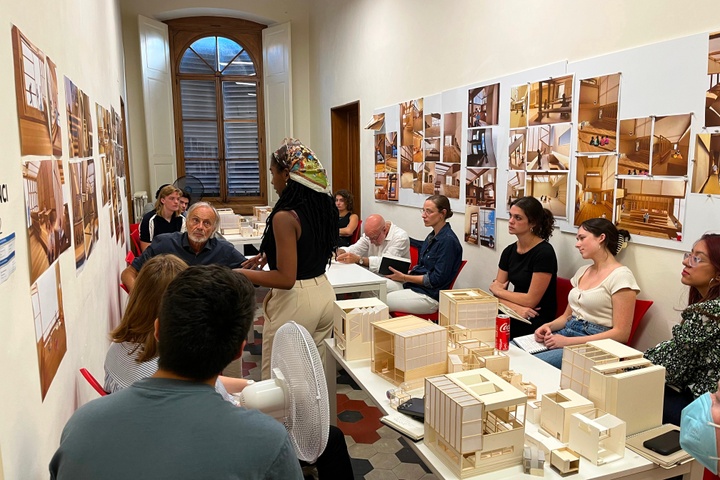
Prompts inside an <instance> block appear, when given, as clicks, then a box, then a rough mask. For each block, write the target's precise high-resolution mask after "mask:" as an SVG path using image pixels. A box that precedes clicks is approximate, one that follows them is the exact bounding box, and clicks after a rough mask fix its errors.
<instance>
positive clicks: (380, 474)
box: [365, 468, 398, 480]
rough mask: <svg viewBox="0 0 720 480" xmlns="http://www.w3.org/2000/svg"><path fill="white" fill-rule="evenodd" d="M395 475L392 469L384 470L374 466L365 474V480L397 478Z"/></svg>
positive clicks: (393, 479)
mask: <svg viewBox="0 0 720 480" xmlns="http://www.w3.org/2000/svg"><path fill="white" fill-rule="evenodd" d="M397 478H398V477H397V475H395V473H394V472H393V471H392V470H385V469H382V468H376V469H375V470H373V471H371V472H370V473H368V474H367V475H365V480H397Z"/></svg>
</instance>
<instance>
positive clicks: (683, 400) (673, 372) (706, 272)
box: [645, 233, 720, 425]
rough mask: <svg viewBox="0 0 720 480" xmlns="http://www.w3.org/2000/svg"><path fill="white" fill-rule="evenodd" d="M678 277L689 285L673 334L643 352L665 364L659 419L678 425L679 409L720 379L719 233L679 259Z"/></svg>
mask: <svg viewBox="0 0 720 480" xmlns="http://www.w3.org/2000/svg"><path fill="white" fill-rule="evenodd" d="M682 264H683V270H682V274H681V277H680V281H681V282H682V283H683V285H687V286H689V287H690V293H689V295H688V306H687V307H686V308H685V310H683V312H682V314H681V317H682V320H681V321H680V323H679V324H677V325H675V326H674V327H673V328H672V338H671V339H670V340H666V341H664V342H662V343H660V344H659V345H657V346H655V347H653V348H651V349H649V350H648V351H647V352H645V357H646V358H647V359H648V360H650V361H651V362H653V363H654V364H656V365H662V366H663V367H665V369H666V374H665V404H664V409H663V423H673V424H675V425H680V412H681V411H682V409H683V408H685V407H686V406H687V405H688V404H689V403H690V402H692V401H693V400H694V399H695V398H696V397H699V396H700V395H702V394H704V393H707V392H713V391H715V389H716V388H717V384H718V380H719V379H720V348H718V345H720V234H709V233H706V234H705V235H703V236H702V237H700V240H698V241H697V242H695V245H693V248H692V251H691V252H690V253H686V254H685V256H684V258H683V262H682Z"/></svg>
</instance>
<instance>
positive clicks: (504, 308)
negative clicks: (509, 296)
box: [498, 302, 532, 325]
mask: <svg viewBox="0 0 720 480" xmlns="http://www.w3.org/2000/svg"><path fill="white" fill-rule="evenodd" d="M498 311H499V312H502V313H504V314H505V315H508V316H509V317H510V318H514V319H515V320H520V321H521V322H525V323H527V324H529V325H532V322H531V321H530V320H528V319H527V318H522V317H521V316H520V315H518V314H517V312H516V311H515V310H513V309H512V308H510V307H508V306H507V305H505V304H504V303H500V302H498Z"/></svg>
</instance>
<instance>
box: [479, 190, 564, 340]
mask: <svg viewBox="0 0 720 480" xmlns="http://www.w3.org/2000/svg"><path fill="white" fill-rule="evenodd" d="M554 225H555V218H554V217H553V214H552V212H550V210H548V209H547V208H544V207H543V206H542V203H540V201H539V200H538V199H537V198H535V197H522V198H518V199H517V200H515V201H514V202H512V204H511V205H510V218H509V220H508V231H509V232H510V234H512V235H515V236H516V237H517V242H515V243H512V244H510V245H508V246H507V247H505V250H503V251H502V253H501V254H500V262H499V263H498V272H497V275H496V276H495V279H494V280H493V281H492V283H491V284H490V288H489V290H490V291H491V292H492V294H493V295H495V296H496V297H497V298H498V299H499V301H500V302H501V303H502V304H504V305H506V306H508V307H510V308H511V309H513V310H514V311H515V312H516V313H517V314H518V315H520V316H521V317H523V318H526V319H528V320H530V321H531V322H532V325H528V324H527V323H523V322H521V321H519V320H516V321H514V322H512V325H511V327H510V338H514V337H520V336H522V335H530V334H532V333H533V332H534V331H535V329H536V328H538V327H539V326H540V325H542V324H543V323H545V322H549V321H551V320H553V319H554V318H555V310H556V309H557V299H556V298H555V293H556V290H555V289H556V282H557V269H558V264H557V257H556V256H555V250H554V249H553V247H552V245H550V243H549V242H548V239H549V238H550V236H551V235H552V231H553V228H554ZM509 284H512V286H513V289H512V290H510V289H509V288H508V286H509Z"/></svg>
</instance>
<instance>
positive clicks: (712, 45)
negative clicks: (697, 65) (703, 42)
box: [704, 32, 720, 127]
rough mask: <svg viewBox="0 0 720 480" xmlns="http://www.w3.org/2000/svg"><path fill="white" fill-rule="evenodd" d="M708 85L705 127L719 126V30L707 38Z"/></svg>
mask: <svg viewBox="0 0 720 480" xmlns="http://www.w3.org/2000/svg"><path fill="white" fill-rule="evenodd" d="M707 76H708V85H709V88H708V90H707V92H705V123H704V125H705V126H706V127H718V126H720V32H715V33H711V34H710V36H709V39H708V71H707Z"/></svg>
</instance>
